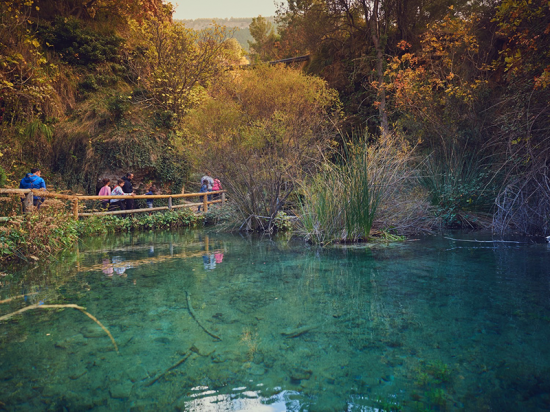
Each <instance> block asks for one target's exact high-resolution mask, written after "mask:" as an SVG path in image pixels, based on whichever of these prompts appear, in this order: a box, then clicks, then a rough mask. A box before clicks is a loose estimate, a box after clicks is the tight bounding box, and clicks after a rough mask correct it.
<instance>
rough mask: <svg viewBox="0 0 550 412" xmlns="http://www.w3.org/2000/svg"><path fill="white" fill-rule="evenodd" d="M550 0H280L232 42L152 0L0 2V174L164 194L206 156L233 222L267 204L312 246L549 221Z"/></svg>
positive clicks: (261, 221)
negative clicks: (247, 38) (37, 174)
mask: <svg viewBox="0 0 550 412" xmlns="http://www.w3.org/2000/svg"><path fill="white" fill-rule="evenodd" d="M549 7H550V6H549V5H548V3H547V2H543V1H542V0H535V1H533V2H531V3H521V2H517V1H515V0H504V1H502V2H499V3H488V2H481V1H479V2H477V1H473V2H472V1H463V0H453V1H450V0H430V1H429V2H427V3H426V2H424V3H422V4H420V3H418V2H414V1H413V2H409V3H407V4H403V5H402V6H400V7H394V6H393V4H390V3H388V2H387V1H384V0H380V1H375V2H367V1H364V0H345V1H344V0H329V1H325V2H318V1H316V0H306V1H299V2H298V1H294V0H288V1H287V2H285V3H283V4H281V7H280V9H279V11H278V14H277V16H276V17H275V24H272V23H271V21H270V20H266V19H264V18H261V17H258V18H255V19H253V21H252V22H251V27H250V32H251V34H252V36H253V39H254V40H253V41H251V42H250V46H251V48H250V51H249V53H248V55H247V53H246V52H245V51H244V50H243V49H242V47H240V46H239V44H238V42H237V41H236V40H235V39H234V38H231V29H229V28H225V27H223V26H219V25H216V24H212V25H210V26H208V27H207V28H204V29H201V30H192V29H190V28H188V27H186V26H185V24H183V23H181V22H174V21H172V19H171V15H172V10H171V5H170V4H163V3H162V2H161V1H160V0H132V1H128V2H116V1H111V0H101V1H96V2H91V3H90V2H83V1H71V2H69V1H61V2H60V1H55V2H54V1H52V0H40V1H38V0H9V1H4V2H2V3H1V4H0V39H2V40H1V41H0V183H2V184H3V185H6V186H9V187H16V186H17V184H18V181H19V180H20V179H21V177H22V176H24V174H25V173H26V172H28V170H29V169H30V168H31V167H36V166H38V167H40V168H41V169H42V171H43V176H44V177H45V178H46V181H47V184H48V187H49V188H52V189H56V190H69V191H72V192H77V193H87V194H96V193H97V192H96V191H97V189H98V187H97V186H98V182H99V180H100V179H101V178H103V177H109V178H111V179H112V180H114V178H115V177H120V176H121V175H122V174H123V173H126V172H127V171H130V170H131V171H132V172H134V174H135V188H136V191H137V192H138V193H144V192H145V191H146V189H147V187H148V186H149V185H150V184H151V183H154V184H155V185H157V186H158V187H160V188H161V189H162V190H163V191H165V192H172V193H179V192H181V190H182V188H184V187H185V190H186V191H188V192H189V191H196V190H197V189H198V187H199V182H198V179H197V176H202V175H203V173H204V171H205V170H206V169H209V170H211V171H212V173H213V174H214V175H215V177H218V178H220V180H221V181H222V184H223V185H224V189H227V190H228V192H229V193H228V197H229V198H230V199H231V201H232V202H233V204H234V206H235V207H234V209H233V210H234V211H235V215H234V217H235V218H236V219H237V220H238V222H240V223H238V224H237V225H236V227H238V228H240V229H241V230H260V231H268V232H272V231H276V230H277V225H276V222H277V221H280V220H281V216H283V213H284V214H285V215H286V216H292V217H295V218H293V219H290V221H292V222H293V224H294V225H295V227H296V228H297V230H299V231H300V232H301V233H302V234H303V235H304V236H305V237H306V238H307V239H309V240H310V241H312V242H315V243H319V244H327V243H331V242H338V241H345V242H348V241H363V240H368V239H369V237H370V236H371V233H373V231H378V232H380V231H382V232H385V233H393V234H399V235H401V234H409V233H417V232H426V231H430V230H434V229H436V228H441V227H452V228H460V227H464V228H482V227H488V228H492V229H493V230H494V231H495V232H498V233H501V234H502V233H505V232H507V231H510V230H513V231H517V232H521V233H524V234H531V235H548V232H549V231H550V227H549V218H548V217H549V216H550V190H548V188H549V187H550V186H549V183H550V182H549V181H548V173H547V167H548V166H547V165H548V164H549V162H550V159H549V158H548V156H549V153H550V150H549V149H550V140H549V139H548V136H549V131H550V113H549V109H548V101H549V100H550V87H549V86H550V82H549V79H550V52H549V50H550V44H549V40H548V38H550V36H548V31H549V27H550V26H549V24H550V21H549V17H548V16H550V10H549ZM299 55H308V56H309V61H308V62H306V63H297V64H294V65H292V64H291V65H286V66H281V65H270V64H268V62H269V61H273V60H276V59H282V58H287V57H294V56H299ZM248 61H252V62H255V64H254V65H253V66H245V65H244V64H245V63H247V62H248ZM163 216H165V215H163ZM28 218H29V219H30V217H28ZM18 219H27V217H25V218H18ZM159 219H160V218H159ZM216 219H217V218H214V220H216ZM277 219H278V220H277ZM112 220H113V221H112V222H111V221H110V222H108V224H109V225H114V226H116V225H117V223H115V220H116V221H117V222H118V221H119V220H121V219H112ZM44 221H46V219H44ZM121 224H122V223H121ZM124 224H125V223H124ZM136 224H137V223H136ZM140 224H141V223H140ZM158 224H160V223H158V222H155V223H151V224H149V223H147V224H146V223H143V225H144V226H147V227H153V226H154V227H157V225H158ZM92 226H93V225H92ZM98 226H101V225H100V224H99V225H98ZM161 226H162V225H161ZM285 226H286V225H285ZM4 229H5V228H4ZM10 230H11V229H10ZM31 243H32V242H31ZM25 253H27V252H25ZM28 253H29V254H32V253H34V252H32V251H30V250H29V251H28Z"/></svg>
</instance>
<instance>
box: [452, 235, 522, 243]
mask: <svg viewBox="0 0 550 412" xmlns="http://www.w3.org/2000/svg"><path fill="white" fill-rule="evenodd" d="M443 238H444V239H448V240H454V241H456V242H476V243H527V242H516V241H514V240H468V239H453V238H452V237H445V236H443Z"/></svg>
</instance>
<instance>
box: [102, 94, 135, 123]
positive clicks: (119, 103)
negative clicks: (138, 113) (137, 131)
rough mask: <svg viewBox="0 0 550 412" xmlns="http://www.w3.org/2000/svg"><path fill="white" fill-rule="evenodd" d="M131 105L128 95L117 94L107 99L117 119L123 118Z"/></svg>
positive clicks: (108, 106) (109, 107) (112, 113)
mask: <svg viewBox="0 0 550 412" xmlns="http://www.w3.org/2000/svg"><path fill="white" fill-rule="evenodd" d="M129 107H130V103H129V102H128V97H126V96H124V95H121V94H116V95H114V96H112V97H111V98H109V100H108V101H107V109H108V110H109V112H111V115H112V116H113V119H114V120H115V121H119V120H121V119H122V118H123V117H124V114H125V113H126V112H127V111H128V108H129Z"/></svg>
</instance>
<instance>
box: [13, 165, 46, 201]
mask: <svg viewBox="0 0 550 412" xmlns="http://www.w3.org/2000/svg"><path fill="white" fill-rule="evenodd" d="M19 189H44V190H46V182H44V179H42V178H41V177H40V169H31V172H30V173H27V174H26V175H25V177H24V178H23V179H22V180H21V183H19ZM21 201H22V202H23V211H24V210H25V203H24V201H25V199H21ZM43 201H44V198H43V197H39V196H34V198H33V204H34V206H36V207H37V208H38V209H40V205H41V204H42V202H43Z"/></svg>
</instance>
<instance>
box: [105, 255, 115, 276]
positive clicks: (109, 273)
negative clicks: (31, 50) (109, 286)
mask: <svg viewBox="0 0 550 412" xmlns="http://www.w3.org/2000/svg"><path fill="white" fill-rule="evenodd" d="M102 263H103V269H102V272H103V273H105V274H106V275H107V276H113V265H112V264H111V262H110V261H109V259H103V262H102Z"/></svg>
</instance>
